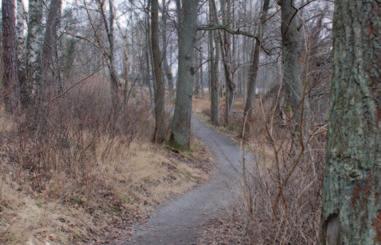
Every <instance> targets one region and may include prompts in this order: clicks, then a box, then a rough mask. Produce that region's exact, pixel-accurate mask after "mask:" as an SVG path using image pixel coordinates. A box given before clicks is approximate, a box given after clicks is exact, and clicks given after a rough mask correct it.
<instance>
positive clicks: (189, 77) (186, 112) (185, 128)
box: [170, 0, 199, 150]
mask: <svg viewBox="0 0 381 245" xmlns="http://www.w3.org/2000/svg"><path fill="white" fill-rule="evenodd" d="M198 2H199V1H198V0H187V1H183V3H182V6H181V10H179V11H181V15H180V16H181V18H180V23H179V65H178V69H179V71H178V78H177V86H176V104H175V112H174V116H173V124H172V133H171V138H170V143H171V144H172V145H173V146H174V147H176V148H179V149H185V150H186V149H189V147H190V136H191V117H192V95H193V76H194V74H195V69H194V67H193V59H194V52H193V49H194V45H195V36H196V35H195V34H196V24H197V10H198Z"/></svg>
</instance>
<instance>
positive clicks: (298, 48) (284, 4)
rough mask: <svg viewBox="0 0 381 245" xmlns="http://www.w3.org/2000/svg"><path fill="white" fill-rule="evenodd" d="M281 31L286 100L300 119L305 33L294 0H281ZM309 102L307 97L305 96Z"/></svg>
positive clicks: (296, 117)
mask: <svg viewBox="0 0 381 245" xmlns="http://www.w3.org/2000/svg"><path fill="white" fill-rule="evenodd" d="M278 3H279V4H280V6H281V12H282V13H281V32H282V61H283V74H284V76H283V85H284V86H285V91H286V101H287V104H288V105H289V106H290V109H291V111H292V113H293V115H294V118H295V119H296V120H298V116H296V115H297V114H299V113H300V111H301V110H300V109H301V107H300V106H301V101H302V98H303V92H304V88H303V82H302V78H301V76H302V71H303V67H304V65H303V64H304V59H303V53H304V51H305V50H304V33H303V28H302V22H301V20H300V18H299V16H298V9H297V8H296V7H295V6H294V4H295V1H293V0H280V1H279V2H278ZM305 102H307V98H305Z"/></svg>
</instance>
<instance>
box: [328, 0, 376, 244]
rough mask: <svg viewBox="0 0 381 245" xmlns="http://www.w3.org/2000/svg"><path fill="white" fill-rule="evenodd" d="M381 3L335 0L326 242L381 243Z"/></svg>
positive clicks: (370, 0)
mask: <svg viewBox="0 0 381 245" xmlns="http://www.w3.org/2000/svg"><path fill="white" fill-rule="evenodd" d="M380 10H381V4H380V2H379V1H377V0H369V1H351V0H336V1H335V15H334V24H333V33H334V47H333V49H334V58H333V60H334V69H333V71H334V74H333V79H332V92H331V99H332V108H331V113H330V120H329V122H330V124H329V130H328V145H327V163H326V166H325V175H324V183H323V209H322V240H321V244H323V245H339V244H346V245H355V244H367V245H376V244H381V195H380V194H381V120H380V119H381V100H380V95H381V83H380V81H381V75H380V70H381V63H380V59H381V49H380V43H381V25H380V23H381V14H380V13H381V12H380Z"/></svg>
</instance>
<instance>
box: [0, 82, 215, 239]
mask: <svg viewBox="0 0 381 245" xmlns="http://www.w3.org/2000/svg"><path fill="white" fill-rule="evenodd" d="M90 82H91V81H90ZM95 83H96V84H95V85H94V84H93V85H92V86H82V87H80V88H79V89H76V90H73V91H71V92H70V93H69V94H67V95H66V96H65V97H64V98H62V99H60V100H58V101H56V102H55V103H54V104H53V105H51V106H49V107H48V108H47V110H46V112H45V113H47V114H46V115H48V118H49V120H48V121H47V122H46V125H45V127H44V128H43V131H34V129H30V125H29V122H28V121H25V117H24V116H23V115H21V116H16V117H14V118H10V117H8V116H7V115H5V114H4V113H3V112H0V244H11V245H13V244H47V242H48V243H49V244H89V243H92V244H94V243H95V244H98V243H102V242H104V241H112V240H113V239H115V238H117V237H119V236H121V233H123V236H125V235H126V234H125V233H128V232H129V231H130V230H131V227H132V224H134V223H136V222H141V221H143V220H144V219H145V218H146V217H147V216H148V215H149V213H150V212H151V211H152V210H153V209H154V208H155V206H156V205H158V204H160V203H161V202H163V201H164V200H167V199H168V198H171V197H173V196H174V195H178V194H181V193H183V192H185V191H187V190H189V189H190V188H192V187H194V186H195V185H197V184H198V183H200V182H202V181H205V180H206V179H207V177H208V170H209V169H210V163H211V158H210V155H209V154H208V152H207V151H206V150H205V147H204V146H202V145H201V144H200V143H199V142H197V141H195V142H193V144H192V151H191V152H187V153H184V154H176V153H173V152H171V151H170V150H169V149H167V148H166V147H165V146H157V145H153V144H151V143H150V136H151V130H150V129H151V128H152V116H151V113H150V111H149V103H148V102H147V101H146V99H145V97H144V96H143V97H142V96H137V97H136V98H133V99H132V98H131V100H130V103H129V105H128V106H127V107H126V108H125V109H123V110H122V111H120V112H119V116H118V117H110V116H109V115H110V113H109V112H110V108H109V106H110V103H109V101H108V100H109V97H108V96H107V93H106V94H105V92H104V91H107V90H102V89H99V88H97V84H98V85H99V84H104V85H103V86H105V85H107V84H108V83H107V81H104V80H102V77H97V78H96V81H95ZM102 91H103V92H102ZM136 93H139V91H136ZM142 93H143V92H142Z"/></svg>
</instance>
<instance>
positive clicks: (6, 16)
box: [2, 0, 18, 113]
mask: <svg viewBox="0 0 381 245" xmlns="http://www.w3.org/2000/svg"><path fill="white" fill-rule="evenodd" d="M15 7H16V5H15V1H14V0H3V1H2V22H3V64H4V73H3V93H2V94H3V100H4V106H5V111H6V112H8V113H12V112H14V110H15V109H16V106H17V97H16V96H17V85H18V80H17V58H16V57H17V54H16V43H15V40H16V26H15V23H16V19H15V18H16V17H15V10H16V9H15Z"/></svg>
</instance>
